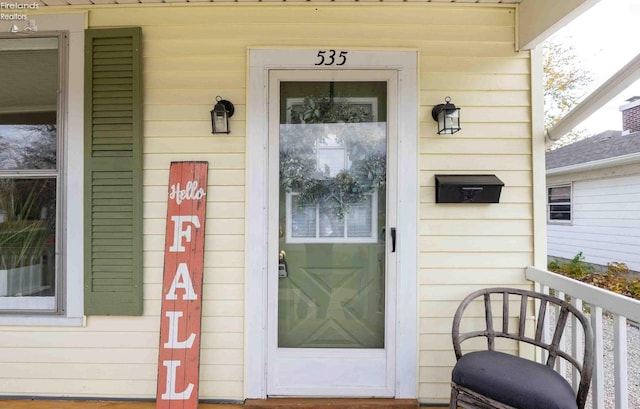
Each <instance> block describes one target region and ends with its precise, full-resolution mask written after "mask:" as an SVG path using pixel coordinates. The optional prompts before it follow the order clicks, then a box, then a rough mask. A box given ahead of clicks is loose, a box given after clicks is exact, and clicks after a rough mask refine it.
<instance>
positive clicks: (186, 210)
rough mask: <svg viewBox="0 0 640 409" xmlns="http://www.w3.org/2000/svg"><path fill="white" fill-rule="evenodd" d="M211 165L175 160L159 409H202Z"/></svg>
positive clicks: (169, 208) (170, 196)
mask: <svg viewBox="0 0 640 409" xmlns="http://www.w3.org/2000/svg"><path fill="white" fill-rule="evenodd" d="M207 169H208V163H207V162H172V163H171V169H170V173H169V192H168V197H167V199H168V206H167V230H166V238H165V240H166V243H165V249H164V278H163V280H162V312H161V315H160V318H161V324H160V353H159V358H158V393H157V396H156V408H157V409H176V408H180V409H197V407H198V378H199V367H200V325H201V318H202V281H203V269H204V223H205V210H206V209H205V208H206V202H207Z"/></svg>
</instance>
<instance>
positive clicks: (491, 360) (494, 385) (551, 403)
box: [451, 351, 578, 409]
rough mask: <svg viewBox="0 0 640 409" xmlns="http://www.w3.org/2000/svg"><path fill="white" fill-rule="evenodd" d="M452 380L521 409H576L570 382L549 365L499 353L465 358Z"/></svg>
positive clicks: (454, 372)
mask: <svg viewBox="0 0 640 409" xmlns="http://www.w3.org/2000/svg"><path fill="white" fill-rule="evenodd" d="M451 380H452V381H453V382H454V383H456V384H458V385H459V386H462V387H464V388H467V389H470V390H472V391H474V392H476V393H479V394H481V395H484V396H486V397H489V398H491V399H493V400H496V401H498V402H501V403H504V404H507V405H509V406H513V407H515V408H518V409H576V408H577V407H578V406H577V404H576V394H575V392H574V391H573V388H572V387H571V385H569V383H568V382H567V381H566V380H565V379H564V378H563V377H562V376H561V375H560V374H559V373H557V372H556V371H554V370H553V369H551V368H549V367H548V366H546V365H542V364H539V363H537V362H534V361H530V360H528V359H523V358H519V357H517V356H513V355H509V354H505V353H502V352H496V351H478V352H470V353H468V354H465V355H463V356H462V357H461V358H460V359H459V360H458V363H457V364H456V366H455V367H454V368H453V372H452V375H451Z"/></svg>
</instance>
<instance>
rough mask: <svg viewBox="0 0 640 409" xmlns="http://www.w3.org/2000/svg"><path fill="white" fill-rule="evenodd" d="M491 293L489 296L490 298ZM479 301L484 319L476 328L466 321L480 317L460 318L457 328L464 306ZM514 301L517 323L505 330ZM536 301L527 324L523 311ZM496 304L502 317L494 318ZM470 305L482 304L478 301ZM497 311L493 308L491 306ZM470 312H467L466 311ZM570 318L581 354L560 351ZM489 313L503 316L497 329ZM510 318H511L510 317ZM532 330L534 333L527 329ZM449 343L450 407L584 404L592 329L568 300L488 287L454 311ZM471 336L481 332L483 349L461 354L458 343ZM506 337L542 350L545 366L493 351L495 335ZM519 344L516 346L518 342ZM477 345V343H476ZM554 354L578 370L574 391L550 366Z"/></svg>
mask: <svg viewBox="0 0 640 409" xmlns="http://www.w3.org/2000/svg"><path fill="white" fill-rule="evenodd" d="M492 295H493V297H492ZM473 301H481V302H483V305H484V319H483V320H482V319H480V320H482V321H484V322H483V324H482V326H481V328H480V329H479V330H468V329H469V328H470V326H469V325H468V324H469V323H470V322H469V321H476V322H477V321H479V320H478V317H477V315H476V317H475V320H474V318H471V317H465V320H464V324H463V328H465V331H468V332H464V333H461V332H460V331H461V323H462V322H463V319H462V318H463V313H464V312H465V309H466V308H467V307H468V306H469V305H471V304H472V303H473ZM514 301H516V302H517V301H519V322H518V325H517V326H516V327H515V328H513V330H512V331H510V328H509V324H510V323H509V316H510V313H509V307H510V305H509V304H510V302H511V303H512V304H513V303H514ZM533 301H535V305H538V304H539V306H538V307H537V308H538V316H537V320H538V321H537V324H536V325H535V328H533V329H532V328H527V325H526V319H527V316H528V315H529V316H531V315H533V314H532V313H533V311H534V310H533V305H534V302H533ZM496 304H498V305H500V309H499V311H500V312H501V317H497V316H496V317H494V315H493V313H492V306H493V307H496V306H497V305H496ZM474 305H477V306H481V304H479V303H475V304H474ZM554 306H556V307H558V308H557V310H556V317H555V318H556V319H555V321H556V325H555V329H554V330H553V335H552V337H551V341H550V342H546V341H545V340H544V339H543V333H544V326H545V321H546V320H545V317H546V316H547V315H548V314H549V311H550V307H554ZM496 310H497V311H498V309H496ZM469 315H470V314H469ZM570 317H575V318H576V320H574V321H573V322H576V323H577V324H574V325H578V326H581V327H582V328H583V332H584V351H583V353H582V354H580V355H581V356H582V359H580V358H578V357H574V356H572V355H571V354H570V353H568V352H565V351H562V350H561V349H560V347H559V345H560V340H561V338H562V333H563V332H564V330H565V327H566V326H567V325H566V324H567V322H568V318H570ZM494 318H496V321H498V320H500V321H502V328H500V329H496V328H494ZM511 320H512V323H513V317H511ZM531 332H534V333H533V334H530V333H531ZM452 336H453V348H454V350H455V354H456V359H457V363H456V365H455V367H454V368H453V371H452V375H451V400H450V403H449V408H450V409H456V408H458V407H462V408H481V409H489V408H499V409H583V408H584V405H585V401H586V400H587V393H588V392H589V386H590V383H591V375H592V371H593V333H592V330H591V325H590V324H589V321H588V320H587V319H586V318H585V316H584V315H583V314H582V313H581V312H580V311H579V310H578V309H576V308H575V307H574V306H573V305H571V304H569V303H568V302H566V301H564V300H561V299H559V298H556V297H552V296H548V295H545V294H540V293H536V292H533V291H526V290H520V289H513V288H487V289H483V290H479V291H476V292H474V293H472V294H470V295H469V296H467V297H466V298H465V299H464V300H463V301H462V303H461V304H460V306H459V307H458V310H457V311H456V314H455V316H454V319H453V330H452ZM475 337H486V339H487V345H488V348H487V350H482V351H474V352H468V353H465V354H464V355H463V353H462V349H461V347H460V344H461V343H462V342H464V341H466V340H468V339H471V338H475ZM498 338H505V339H507V340H513V341H517V343H518V344H520V343H522V342H524V343H527V344H531V345H534V346H536V347H539V348H542V349H543V350H546V351H547V352H546V356H547V359H546V365H545V364H542V363H538V362H535V361H533V360H529V359H525V358H521V357H518V356H515V355H511V354H507V353H504V352H498V351H496V350H495V349H496V340H497V339H498ZM518 346H519V345H518ZM476 347H477V345H476ZM559 359H563V360H566V361H567V362H569V363H570V364H571V365H573V366H574V367H575V368H577V370H578V372H579V374H580V384H579V387H578V390H577V392H576V391H574V390H573V387H572V386H571V385H570V384H569V382H567V380H566V379H565V378H564V377H563V376H562V375H561V374H559V373H558V372H556V371H555V370H554V366H555V364H556V362H557V361H558V360H559Z"/></svg>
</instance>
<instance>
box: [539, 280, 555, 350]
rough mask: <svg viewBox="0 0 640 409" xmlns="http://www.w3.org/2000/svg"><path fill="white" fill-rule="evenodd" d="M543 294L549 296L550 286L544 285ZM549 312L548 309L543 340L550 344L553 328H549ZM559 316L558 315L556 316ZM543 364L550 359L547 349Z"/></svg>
mask: <svg viewBox="0 0 640 409" xmlns="http://www.w3.org/2000/svg"><path fill="white" fill-rule="evenodd" d="M542 294H546V295H549V286H548V285H542ZM549 310H550V309H547V313H546V314H545V316H544V330H543V331H544V332H543V333H542V340H543V341H544V342H545V343H546V344H549V343H551V328H550V327H549ZM556 316H557V315H556ZM542 354H543V355H542V362H547V359H548V358H549V353H548V352H547V350H546V349H543V350H542Z"/></svg>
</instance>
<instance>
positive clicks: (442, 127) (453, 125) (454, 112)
mask: <svg viewBox="0 0 640 409" xmlns="http://www.w3.org/2000/svg"><path fill="white" fill-rule="evenodd" d="M444 102H445V103H444V104H438V105H436V106H434V107H433V110H432V111H431V116H432V117H433V120H434V121H436V122H438V135H440V134H448V135H452V134H454V133H456V132H458V131H459V130H460V129H462V128H460V108H456V106H455V105H454V104H452V103H451V97H446V98H445V99H444Z"/></svg>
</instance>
